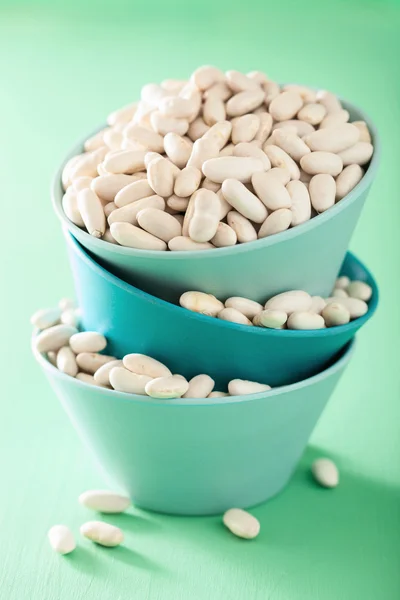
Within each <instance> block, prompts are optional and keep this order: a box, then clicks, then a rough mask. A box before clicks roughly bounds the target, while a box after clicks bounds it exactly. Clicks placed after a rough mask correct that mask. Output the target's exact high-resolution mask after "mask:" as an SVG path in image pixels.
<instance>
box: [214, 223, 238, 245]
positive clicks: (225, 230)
mask: <svg viewBox="0 0 400 600" xmlns="http://www.w3.org/2000/svg"><path fill="white" fill-rule="evenodd" d="M236 242H237V235H236V232H235V230H234V229H232V227H230V226H229V225H227V224H226V223H218V227H217V232H216V234H215V235H214V237H213V238H212V239H211V243H212V244H213V245H214V246H215V247H216V248H224V247H226V246H234V245H235V244H236Z"/></svg>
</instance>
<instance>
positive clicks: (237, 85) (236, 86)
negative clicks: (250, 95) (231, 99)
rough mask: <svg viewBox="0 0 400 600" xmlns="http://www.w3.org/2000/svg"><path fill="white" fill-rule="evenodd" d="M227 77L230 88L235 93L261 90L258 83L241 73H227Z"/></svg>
mask: <svg viewBox="0 0 400 600" xmlns="http://www.w3.org/2000/svg"><path fill="white" fill-rule="evenodd" d="M225 77H226V81H227V83H228V85H229V87H230V88H231V90H232V91H233V92H235V93H237V92H244V91H246V90H258V89H260V86H259V84H258V82H257V81H254V79H251V78H250V77H247V75H244V74H243V73H240V71H227V72H226V73H225Z"/></svg>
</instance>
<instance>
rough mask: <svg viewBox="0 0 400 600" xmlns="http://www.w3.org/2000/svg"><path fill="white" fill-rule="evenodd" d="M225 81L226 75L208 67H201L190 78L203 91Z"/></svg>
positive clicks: (215, 68)
mask: <svg viewBox="0 0 400 600" xmlns="http://www.w3.org/2000/svg"><path fill="white" fill-rule="evenodd" d="M224 79H225V76H224V73H223V72H222V71H221V70H220V69H217V67H210V66H208V65H205V66H203V67H199V68H198V69H196V70H195V71H194V72H193V73H192V75H191V77H190V80H191V81H192V82H193V83H194V84H195V85H196V86H197V87H198V88H199V90H202V91H204V90H208V89H209V88H210V87H211V86H213V85H214V84H216V83H218V82H219V81H224Z"/></svg>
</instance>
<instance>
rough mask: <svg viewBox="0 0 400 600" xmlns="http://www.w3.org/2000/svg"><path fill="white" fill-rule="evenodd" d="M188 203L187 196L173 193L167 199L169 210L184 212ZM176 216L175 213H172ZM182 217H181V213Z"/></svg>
mask: <svg viewBox="0 0 400 600" xmlns="http://www.w3.org/2000/svg"><path fill="white" fill-rule="evenodd" d="M188 204H189V198H181V197H180V196H175V194H173V195H172V196H170V197H169V198H168V200H167V206H168V208H170V209H171V210H176V211H178V212H185V211H186V209H187V207H188ZM174 216H175V217H176V215H174ZM181 216H182V219H183V215H181Z"/></svg>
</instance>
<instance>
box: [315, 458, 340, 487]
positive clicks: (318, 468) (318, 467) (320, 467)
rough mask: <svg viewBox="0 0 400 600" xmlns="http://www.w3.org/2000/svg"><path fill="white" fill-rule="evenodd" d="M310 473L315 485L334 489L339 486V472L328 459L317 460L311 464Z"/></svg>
mask: <svg viewBox="0 0 400 600" xmlns="http://www.w3.org/2000/svg"><path fill="white" fill-rule="evenodd" d="M311 471H312V474H313V477H314V479H315V481H316V482H317V483H319V484H320V485H321V486H322V487H326V488H334V487H336V486H337V485H338V484H339V471H338V468H337V466H336V465H335V463H334V462H333V461H331V460H329V458H318V459H317V460H315V461H314V462H313V464H312V467H311Z"/></svg>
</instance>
